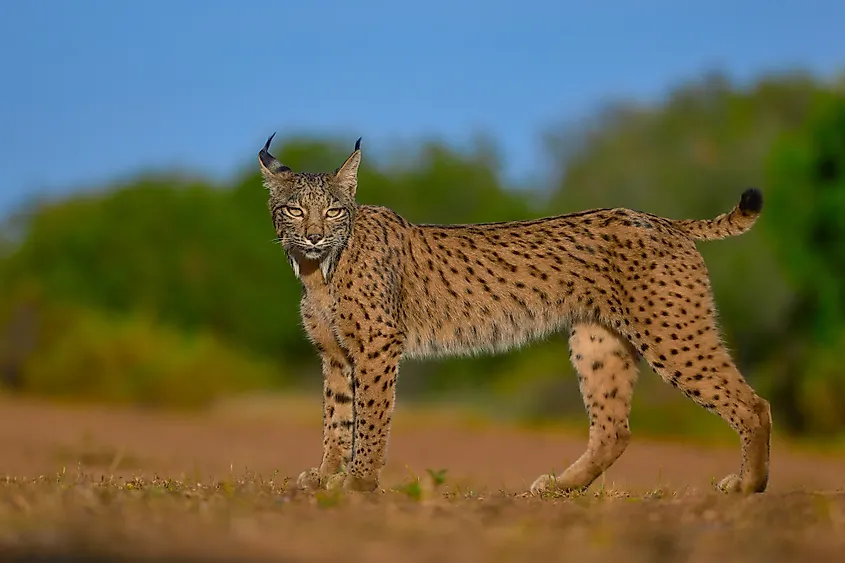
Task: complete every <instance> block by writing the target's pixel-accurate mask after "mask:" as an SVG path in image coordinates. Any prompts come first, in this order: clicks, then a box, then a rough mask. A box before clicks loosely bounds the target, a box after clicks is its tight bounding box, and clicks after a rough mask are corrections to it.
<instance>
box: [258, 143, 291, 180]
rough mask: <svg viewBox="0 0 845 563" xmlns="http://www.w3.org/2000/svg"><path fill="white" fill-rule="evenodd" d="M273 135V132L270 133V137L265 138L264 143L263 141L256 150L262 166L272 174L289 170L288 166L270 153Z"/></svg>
mask: <svg viewBox="0 0 845 563" xmlns="http://www.w3.org/2000/svg"><path fill="white" fill-rule="evenodd" d="M275 136H276V134H275V133H273V134H272V135H270V138H269V139H267V142H266V143H264V147H262V149H261V150H260V151H258V159H259V160H260V161H261V164H262V165H264V168H266V169H267V170H269V171H270V172H272V173H273V174H278V173H279V172H288V171H290V168H288V167H287V166H285V165H284V164H282V163H281V162H279V161H278V160H276V157H274V156H273V155H272V154H270V150H269V149H270V143H271V142H273V137H275Z"/></svg>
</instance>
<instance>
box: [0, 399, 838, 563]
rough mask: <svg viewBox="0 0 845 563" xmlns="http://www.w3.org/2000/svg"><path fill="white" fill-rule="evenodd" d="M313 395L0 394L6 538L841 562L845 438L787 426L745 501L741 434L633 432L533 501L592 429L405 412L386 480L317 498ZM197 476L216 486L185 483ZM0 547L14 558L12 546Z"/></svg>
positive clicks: (516, 556) (395, 552)
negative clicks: (162, 399) (590, 478)
mask: <svg viewBox="0 0 845 563" xmlns="http://www.w3.org/2000/svg"><path fill="white" fill-rule="evenodd" d="M318 409H319V405H318V404H317V403H316V402H314V403H313V404H310V405H307V406H306V407H305V410H303V406H302V405H301V404H299V403H296V404H294V403H285V402H280V403H278V404H276V405H275V406H274V407H273V408H272V409H269V411H268V409H265V410H262V411H261V412H259V413H255V412H245V411H243V410H239V409H231V408H230V409H221V410H219V411H217V412H216V413H215V414H204V415H192V416H188V415H175V414H162V413H149V412H142V411H132V410H126V409H108V408H104V407H89V406H86V407H83V406H72V407H71V406H55V405H47V404H44V403H39V402H34V401H21V400H11V399H3V400H2V401H0V451H2V458H0V459H2V461H1V462H0V463H1V464H2V465H0V476H2V475H5V476H6V478H5V483H4V484H3V485H2V487H0V489H2V490H0V531H2V530H6V531H7V532H8V530H12V529H17V528H16V527H15V526H17V525H18V524H19V525H20V526H23V527H24V528H26V529H28V530H29V532H27V534H23V533H22V532H21V533H17V532H15V533H12V532H8V533H7V534H6V535H5V536H2V537H0V539H2V541H0V546H15V545H38V546H42V547H45V546H48V545H54V544H56V545H65V543H66V542H65V543H63V542H64V540H61V538H65V540H66V539H67V538H77V539H78V538H80V537H89V536H91V538H93V539H91V541H92V542H94V543H95V544H96V545H99V546H106V547H109V548H111V549H113V550H114V549H118V551H120V549H119V548H120V546H131V545H140V544H138V542H139V541H140V542H142V545H143V546H145V547H146V548H148V549H146V551H145V550H144V549H139V548H132V549H130V548H128V547H127V548H126V549H124V551H123V552H124V553H135V554H139V553H141V552H143V553H145V554H147V555H151V556H162V554H164V553H167V554H169V555H171V556H175V555H176V554H177V553H178V554H191V555H202V557H203V558H201V559H196V560H202V561H210V560H217V559H214V558H213V557H212V556H213V555H214V556H222V557H223V560H248V557H253V556H254V557H257V558H258V559H255V560H262V561H263V560H277V561H330V560H331V561H336V560H337V559H338V558H340V557H343V558H344V559H345V560H347V561H397V560H398V559H399V558H403V559H408V560H414V561H529V560H532V559H535V558H539V559H543V560H566V557H565V556H566V555H567V554H569V555H570V556H572V557H577V558H578V559H580V560H588V561H605V560H608V561H610V560H619V558H620V557H624V558H625V559H626V560H628V561H632V560H635V561H639V560H643V561H658V560H659V561H663V560H667V561H668V560H677V559H678V558H679V557H680V558H681V559H684V560H690V561H709V560H714V558H716V557H718V558H719V559H723V560H736V561H758V560H759V561H764V560H767V561H775V560H777V561H785V560H797V559H796V558H801V557H804V556H811V557H814V559H815V560H816V561H820V560H831V561H834V560H838V559H837V558H838V556H839V555H842V554H843V552H842V551H839V550H841V549H842V548H843V547H845V543H843V542H845V492H841V491H845V457H843V456H842V455H841V454H840V455H833V454H821V453H808V452H806V451H805V452H801V451H798V450H796V449H794V448H789V447H787V446H786V445H784V444H782V443H780V442H776V443H775V445H774V448H773V452H772V473H771V481H770V488H769V492H767V493H766V494H764V495H755V496H754V497H751V498H749V499H737V498H733V497H725V496H724V495H718V494H714V493H713V492H712V485H711V483H712V482H713V480H714V479H719V478H721V477H722V476H724V475H725V474H727V473H729V472H733V471H735V470H736V469H737V468H738V463H739V448H738V441H737V443H735V444H732V445H730V446H718V447H717V446H712V445H711V446H703V445H697V444H678V443H659V442H653V441H649V440H647V439H645V438H640V439H638V438H637V436H636V435H635V436H634V440H633V442H632V444H631V446H630V447H629V449H628V451H627V452H626V453H625V454H624V455H623V457H622V458H621V459H620V460H619V461H618V462H617V464H616V465H614V466H613V468H611V470H610V471H609V472H608V473H607V475H606V477H605V479H604V480H603V481H602V482H600V483H597V484H596V485H594V487H593V488H592V489H591V491H590V493H589V494H588V495H585V496H582V497H579V498H575V499H571V498H558V499H552V500H549V499H545V500H544V499H525V498H520V497H519V496H518V495H519V494H520V493H523V492H524V491H525V490H526V488H527V486H528V485H529V484H530V483H531V481H533V479H534V478H535V477H537V476H538V475H539V474H540V473H543V472H548V471H551V470H560V469H562V468H563V467H565V466H566V464H567V463H568V462H570V461H572V460H574V459H576V458H577V457H578V456H579V455H580V453H581V451H582V449H583V447H584V442H585V438H586V428H585V429H584V430H583V431H581V432H576V433H575V434H573V433H571V432H569V433H567V432H564V431H552V430H548V431H544V432H538V431H528V430H520V429H515V428H507V427H500V426H494V425H489V424H466V423H462V422H460V421H459V420H458V419H454V418H450V417H449V415H448V414H437V413H435V414H429V415H427V416H422V415H418V414H415V413H411V412H405V411H399V412H398V413H397V416H396V424H395V427H394V431H393V434H392V437H391V443H390V450H389V463H388V467H387V468H386V470H385V473H384V475H383V483H382V484H383V486H384V487H385V489H386V492H384V493H382V494H381V495H379V496H377V498H372V497H368V498H361V497H360V496H359V495H353V496H352V497H351V498H347V497H342V498H335V497H315V496H314V495H302V494H298V493H295V492H294V491H292V490H291V487H290V485H289V484H286V483H285V478H295V476H296V475H297V474H298V473H299V472H300V471H301V470H302V469H304V468H306V467H308V466H312V465H315V464H316V462H317V460H318V459H319V455H320V451H319V447H320V428H319V418H318V416H319V410H318ZM268 412H269V413H270V414H268ZM427 469H433V470H440V469H446V470H447V472H446V483H445V484H444V485H443V486H442V487H441V488H440V489H437V490H436V491H434V492H433V493H430V494H427V495H424V498H423V500H422V501H420V500H418V499H414V498H412V497H413V495H410V497H409V495H408V494H407V492H405V493H402V492H395V491H391V490H390V489H391V488H393V487H395V486H399V485H402V484H407V483H409V482H412V475H418V476H425V475H426V474H427ZM57 474H60V477H56V475H57ZM62 474H63V475H64V476H61V475H62ZM39 477H41V478H39ZM156 478H158V480H157V481H156ZM132 479H135V481H130V480H132ZM167 479H174V480H176V481H177V482H179V483H182V484H175V485H174V484H172V483H169V482H168V481H165V480H167ZM186 480H188V481H191V482H196V481H199V482H200V483H205V485H203V486H201V487H200V489H199V492H197V490H193V491H192V490H190V487H189V486H188V485H187V484H185V482H186ZM220 480H224V481H226V482H229V483H234V484H235V485H225V486H224V485H220ZM127 482H129V483H133V482H134V483H135V485H133V486H127V485H126V483H127ZM162 483H164V484H162ZM215 483H217V484H216V485H215ZM238 483H240V484H238ZM423 483H427V481H426V480H425V479H424V480H423ZM202 487H205V488H202ZM221 487H222V488H221ZM227 487H228V488H227ZM232 487H234V489H235V490H234V491H233V490H232ZM427 490H428V489H426V491H427ZM144 491H146V492H144ZM221 491H222V492H221ZM238 491H244V492H243V494H242V495H241V493H239V492H238ZM153 492H154V493H155V494H156V495H159V496H161V495H164V497H166V499H170V500H166V501H156V502H158V503H159V504H156V507H157V508H155V509H153V508H151V506H152V505H151V504H150V503H151V501H150V500H149V498H147V497H145V496H144V495H147V494H149V495H152V494H153ZM138 495H141V496H138ZM596 495H598V497H599V498H596ZM218 497H219V498H218ZM631 497H634V498H631ZM156 498H158V497H156ZM104 499H105V500H104ZM122 499H125V501H124V500H122ZM192 499H200V500H192ZM215 499H217V500H215ZM168 503H169V504H168ZM203 507H205V508H203ZM206 513H208V514H212V515H213V514H225V515H226V518H222V519H220V518H217V519H215V518H213V517H208V516H203V514H206ZM15 515H18V516H15ZM209 518H210V519H209ZM15 523H17V524H15ZM13 524H14V525H13ZM36 524H37V525H36ZM33 526H35V528H33ZM39 526H41V527H43V528H44V529H45V530H51V532H50V534H52V535H50V536H49V537H51V538H53V540H52V544H51V543H50V542H49V541H46V540H44V536H43V534H41V535H40V533H36V532H37V530H39V529H40V528H39ZM133 526H134V527H133ZM27 527H28V528H27ZM33 530H35V531H33ZM133 530H134V531H133ZM130 532H131V533H130ZM22 534H23V535H22ZM33 534H34V535H33ZM26 538H28V539H26ZM33 538H35V539H33ZM56 538H59V539H60V540H61V541H60V540H57V539H56ZM144 538H146V539H144ZM708 538H709V539H708ZM25 539H26V541H24V540H25ZM133 542H135V543H133ZM152 546H158V547H156V549H159V551H156V549H153V548H152ZM177 548H178V549H177ZM168 549H169V550H170V551H167V550H168ZM161 550H164V551H161ZM174 550H175V551H174ZM236 555H237V557H235V556H236ZM270 556H272V559H264V557H270ZM681 556H683V557H681ZM231 557H235V559H231ZM2 560H4V561H13V560H17V559H13V558H12V555H11V552H6V554H5V558H3V559H2ZM20 560H21V561H23V560H24V559H20ZM55 560H56V561H58V560H59V559H55ZM80 560H83V559H80ZM84 560H93V559H84ZM109 560H114V559H109ZM249 560H251V559H249ZM841 560H845V558H843V559H841Z"/></svg>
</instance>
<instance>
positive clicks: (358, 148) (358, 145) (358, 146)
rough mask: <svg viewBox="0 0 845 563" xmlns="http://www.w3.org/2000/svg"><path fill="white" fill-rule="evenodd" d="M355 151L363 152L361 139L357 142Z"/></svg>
mask: <svg viewBox="0 0 845 563" xmlns="http://www.w3.org/2000/svg"><path fill="white" fill-rule="evenodd" d="M355 150H356V151H359V150H361V137H358V140H357V141H355Z"/></svg>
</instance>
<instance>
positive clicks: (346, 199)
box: [258, 133, 361, 280]
mask: <svg viewBox="0 0 845 563" xmlns="http://www.w3.org/2000/svg"><path fill="white" fill-rule="evenodd" d="M274 136H275V133H274V134H273V135H271V136H270V138H269V139H267V143H266V144H265V145H264V148H262V149H261V151H260V152H259V153H258V162H259V165H260V167H261V174H262V176H263V179H264V186H265V187H266V188H267V190H268V191H269V202H268V205H269V208H270V214H271V217H272V218H273V225H274V226H275V228H276V234H277V235H278V236H279V241H280V242H281V244H282V247H283V248H284V249H285V253H286V254H287V255H288V259H289V260H290V263H291V266H292V267H293V270H294V273H295V274H296V275H297V276H299V272H300V261H301V260H311V261H315V262H318V263H319V266H320V269H321V270H322V272H323V277H324V278H325V279H326V280H328V278H329V276H330V275H331V271H332V270H333V268H334V265H335V264H336V263H337V259H338V257H339V256H340V252H341V251H342V250H343V248H344V247H345V246H346V242H347V240H348V239H349V236H350V235H351V233H352V220H353V219H354V217H355V210H356V208H357V204H356V203H355V190H356V189H357V187H358V164H359V163H360V162H361V139H358V141H357V142H356V143H355V150H354V151H353V152H352V154H351V155H350V156H349V158H347V159H346V162H344V163H343V165H342V166H340V168H338V169H337V170H335V171H334V172H321V173H310V172H294V171H293V170H291V169H290V168H288V167H287V166H285V165H283V164H282V163H281V162H279V161H278V160H276V158H275V157H273V155H271V154H270V153H269V149H270V142H271V141H272V140H273V137H274Z"/></svg>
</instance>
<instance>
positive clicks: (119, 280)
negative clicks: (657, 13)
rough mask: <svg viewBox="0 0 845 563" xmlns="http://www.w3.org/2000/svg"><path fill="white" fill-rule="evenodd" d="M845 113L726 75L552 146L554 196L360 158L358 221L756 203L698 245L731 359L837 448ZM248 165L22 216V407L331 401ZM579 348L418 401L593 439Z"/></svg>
mask: <svg viewBox="0 0 845 563" xmlns="http://www.w3.org/2000/svg"><path fill="white" fill-rule="evenodd" d="M844 107H845V102H843V93H842V89H841V85H837V84H831V83H823V82H821V81H819V80H817V79H814V78H811V77H807V76H803V75H798V74H796V75H780V76H773V77H768V78H764V79H761V80H760V81H758V82H756V83H754V84H751V85H750V86H746V87H739V86H738V85H736V84H732V83H731V82H730V81H729V80H727V79H726V78H725V77H723V76H720V75H718V74H713V75H708V76H705V77H703V78H702V79H700V80H697V81H694V82H691V83H688V84H683V85H680V86H678V87H677V88H675V89H673V90H672V91H671V92H670V93H669V94H668V96H667V97H666V98H665V99H664V100H662V101H661V102H660V103H658V104H654V105H648V106H641V105H637V104H633V103H618V104H611V105H609V106H607V107H605V108H604V109H602V110H601V111H599V112H598V113H596V114H595V115H594V116H592V117H591V118H590V119H587V120H585V121H583V122H581V123H574V124H573V123H569V124H566V123H564V124H558V125H556V126H554V127H551V128H549V130H548V131H546V132H544V134H545V146H546V148H547V151H548V156H549V158H550V160H551V162H553V163H554V170H553V174H552V175H551V177H550V178H548V179H547V181H546V182H545V183H544V184H543V185H540V186H533V189H529V188H528V186H520V185H505V184H504V181H503V180H502V175H501V168H502V162H503V160H505V159H506V156H503V155H500V154H498V152H497V150H496V148H495V146H494V145H493V144H492V143H490V142H489V141H487V140H485V139H479V140H478V141H477V143H476V145H475V146H474V147H472V148H470V149H468V150H465V151H458V150H455V149H453V148H450V147H448V146H446V145H444V144H441V143H435V142H425V143H421V144H420V145H419V146H417V147H412V149H409V150H405V151H397V152H396V153H395V154H392V155H390V157H389V158H387V159H385V160H386V161H384V162H378V161H376V159H375V158H374V157H372V156H368V155H367V154H366V151H365V156H364V161H363V164H362V168H361V171H360V181H359V190H358V199H359V201H361V202H362V203H375V204H381V205H387V206H389V207H392V208H394V209H395V210H396V211H397V212H399V213H401V214H402V215H404V216H405V217H406V218H407V219H408V220H410V221H414V222H440V223H453V222H477V221H498V220H508V219H521V218H532V217H540V216H544V215H550V214H555V213H565V212H571V211H579V210H582V209H586V208H590V207H616V206H626V207H632V208H635V209H642V210H645V211H648V212H651V213H658V214H663V215H667V216H669V217H676V218H695V217H700V218H705V217H712V216H715V215H716V214H718V213H721V212H723V211H726V210H728V209H730V208H731V207H732V206H733V205H735V204H736V202H737V201H738V198H739V194H740V193H741V192H742V190H743V189H745V188H746V187H747V186H749V185H756V186H759V187H761V188H762V190H763V193H764V196H765V199H766V203H765V208H764V213H763V217H762V219H761V220H760V226H758V228H756V229H754V230H752V231H751V232H750V233H748V234H746V235H743V236H741V237H738V238H735V239H731V240H726V241H718V242H712V243H703V244H701V245H700V249H701V251H702V254H704V256H705V258H706V259H707V262H708V265H709V268H710V272H711V276H712V280H713V287H714V291H715V293H716V299H717V303H718V305H719V307H720V319H721V323H722V326H723V329H724V332H725V339H726V341H727V343H728V345H729V346H730V347H731V349H732V350H733V351H734V353H735V356H736V359H737V362H738V364H739V366H740V369H741V370H742V371H743V372H744V373H745V374H746V376H747V377H748V379H749V380H750V381H751V382H752V383H753V384H754V385H755V387H756V388H758V389H760V391H761V392H762V393H763V394H764V395H766V396H768V397H769V398H771V399H772V401H773V403H774V409H775V414H776V417H777V418H778V425H779V426H780V427H781V428H786V429H789V430H792V431H794V432H796V433H802V434H812V433H829V432H836V431H840V430H841V429H842V426H843V424H845V407H843V405H845V383H843V381H845V376H843V370H845V368H842V367H841V366H840V365H839V363H838V361H837V351H838V346H839V344H840V343H843V344H845V301H843V299H845V298H844V297H843V293H842V291H843V289H845V226H843V225H845V223H842V222H841V221H842V219H843V218H845V180H844V179H843V169H845V148H843V147H845V109H843V108H844ZM348 144H349V143H348V142H335V141H333V140H319V139H307V138H289V139H287V140H282V139H279V140H277V141H276V143H275V147H274V152H275V154H276V155H277V156H278V157H279V159H280V160H281V161H282V162H284V163H285V164H287V165H289V166H291V167H292V168H294V169H295V170H329V169H333V168H335V167H336V166H338V164H339V163H341V162H342V161H343V158H344V157H345V156H346V155H347V154H348V152H349V149H350V148H351V147H350V146H348ZM252 158H254V157H251V156H250V155H245V156H244V161H245V163H246V164H245V166H247V168H246V171H245V172H244V174H243V175H242V176H241V177H239V178H238V179H236V180H235V181H233V182H232V183H231V185H224V186H216V185H212V184H211V183H209V182H206V181H204V180H198V179H190V178H185V177H179V176H170V175H164V174H159V175H150V176H145V177H141V178H137V179H136V180H134V181H132V182H129V183H127V184H122V185H115V186H109V187H108V189H106V190H99V191H96V192H89V193H83V194H77V195H73V196H70V197H67V198H64V199H61V200H58V201H52V202H41V203H38V204H35V205H33V206H31V207H30V208H28V209H26V210H24V211H22V212H21V213H20V214H19V216H18V217H17V218H15V221H14V223H15V225H17V226H18V228H19V231H20V232H18V233H15V235H14V236H8V237H6V238H5V239H4V238H2V237H0V276H1V277H0V282H2V286H0V287H1V288H2V292H3V293H2V297H0V331H2V330H5V331H6V333H7V337H6V339H5V341H0V342H5V344H3V348H2V349H0V351H2V355H0V362H2V365H3V366H6V367H5V368H3V369H5V370H6V373H9V374H12V373H14V374H17V375H16V376H15V377H17V378H18V379H20V382H19V383H17V384H16V385H17V386H18V387H20V388H21V389H24V390H26V391H29V392H33V393H42V394H68V395H70V394H79V395H84V396H90V397H94V398H101V399H108V400H127V401H130V400H131V401H134V402H141V403H147V404H186V405H187V404H191V405H197V404H202V403H204V402H206V401H208V400H210V399H212V398H213V397H215V396H217V395H219V394H223V393H233V392H237V391H247V390H251V389H261V388H267V387H277V388H280V387H285V386H287V385H300V384H302V385H308V386H311V387H312V388H316V387H317V386H318V385H319V362H318V360H317V357H316V354H315V352H314V350H313V348H312V347H311V345H310V344H309V343H308V342H307V340H306V339H305V338H304V335H303V332H302V329H301V325H300V323H299V317H298V302H299V291H300V290H299V286H298V283H297V281H296V280H295V278H294V277H293V274H292V272H291V271H290V268H289V266H288V264H287V261H286V260H285V258H284V256H283V254H282V251H281V249H280V248H279V247H278V246H277V245H276V244H275V243H273V242H272V239H273V238H274V236H275V233H274V232H273V229H272V224H271V221H270V217H269V214H268V212H267V208H266V193H265V191H264V189H263V187H262V186H261V182H260V178H259V174H258V170H257V166H256V165H252V164H249V163H250V162H252V160H251V159H252ZM27 295H29V296H30V297H25V296H27ZM32 295H38V299H37V300H36V305H32V307H33V310H34V311H35V313H34V317H36V318H37V320H36V321H34V326H33V328H32V343H31V345H30V346H29V347H27V346H25V345H23V344H20V343H19V342H18V343H16V342H17V341H19V340H21V337H20V334H21V331H20V330H19V327H17V325H16V324H15V323H20V320H19V319H18V320H16V318H17V317H16V315H18V316H20V315H19V312H20V310H21V309H20V307H21V304H22V303H24V302H27V303H29V301H26V300H27V299H30V300H31V296H32ZM16 311H17V312H16ZM16 327H17V328H16ZM57 327H59V328H57ZM2 334H3V333H2V332H0V338H3V336H2ZM15 335H17V336H15ZM564 342H565V336H563V335H560V336H556V337H554V338H552V339H550V340H549V341H548V342H543V343H538V344H535V345H533V346H531V347H529V348H526V349H524V350H520V351H515V352H513V353H510V354H507V355H503V356H496V357H484V358H472V359H452V360H448V361H437V362H409V363H407V364H406V365H404V366H403V378H402V383H401V384H400V385H401V393H402V394H403V396H404V397H407V398H411V397H416V398H418V399H423V398H430V397H434V398H442V397H444V396H448V397H449V398H451V399H452V400H456V401H476V402H486V404H490V405H496V408H497V409H500V411H499V412H500V413H502V414H505V415H507V414H517V415H520V416H529V417H531V418H535V419H543V418H547V417H560V416H575V417H582V416H583V406H582V405H581V399H580V396H579V393H578V389H577V382H576V380H575V378H574V377H573V376H572V369H571V367H570V366H569V363H568V356H567V351H566V349H565V346H563V343H564ZM7 379H8V380H9V382H10V383H9V385H10V386H14V385H13V383H11V381H12V380H13V379H14V377H11V376H9V377H7ZM644 380H654V381H655V382H656V385H655V384H653V383H651V382H647V381H644ZM168 382H169V383H168ZM640 387H641V391H642V393H644V394H645V395H644V398H643V399H642V400H643V401H644V403H645V404H648V405H652V404H653V403H654V401H655V400H657V399H659V398H660V397H662V396H663V395H662V394H663V393H666V394H672V393H673V391H672V390H671V389H669V388H668V387H665V386H662V383H660V382H659V381H657V379H656V377H654V376H653V375H651V374H648V375H646V374H644V375H643V377H642V378H641V384H640ZM183 395H184V397H183ZM639 400H641V399H638V401H639ZM509 409H510V410H509ZM688 410H690V411H693V410H694V409H692V408H691V407H690V408H689V409H688ZM634 416H635V420H636V416H637V413H636V411H635V414H634ZM696 416H697V415H696ZM706 416H711V415H706ZM645 426H649V425H648V424H645Z"/></svg>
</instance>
